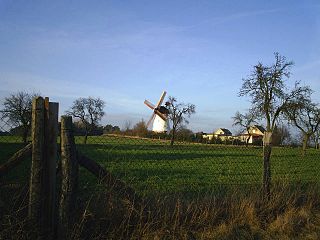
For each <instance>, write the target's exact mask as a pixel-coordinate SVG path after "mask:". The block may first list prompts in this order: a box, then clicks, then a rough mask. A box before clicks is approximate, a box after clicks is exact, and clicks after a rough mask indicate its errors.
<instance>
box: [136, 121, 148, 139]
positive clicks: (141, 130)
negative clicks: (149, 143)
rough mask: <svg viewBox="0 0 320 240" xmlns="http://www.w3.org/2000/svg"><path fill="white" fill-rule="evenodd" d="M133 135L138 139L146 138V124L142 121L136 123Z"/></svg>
mask: <svg viewBox="0 0 320 240" xmlns="http://www.w3.org/2000/svg"><path fill="white" fill-rule="evenodd" d="M132 130H133V133H134V134H135V135H137V136H139V137H147V135H148V128H147V125H146V122H145V121H144V120H143V119H142V120H141V121H140V122H138V123H136V125H134V127H133V129H132Z"/></svg>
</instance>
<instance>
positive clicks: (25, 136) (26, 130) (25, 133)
mask: <svg viewBox="0 0 320 240" xmlns="http://www.w3.org/2000/svg"><path fill="white" fill-rule="evenodd" d="M22 131H23V132H22V141H23V143H27V140H28V133H29V126H23V130H22Z"/></svg>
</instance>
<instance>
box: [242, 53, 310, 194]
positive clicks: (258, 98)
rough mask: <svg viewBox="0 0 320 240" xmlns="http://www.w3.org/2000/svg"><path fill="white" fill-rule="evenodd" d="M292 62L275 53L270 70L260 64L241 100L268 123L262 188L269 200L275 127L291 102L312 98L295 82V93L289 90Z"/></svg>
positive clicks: (244, 83)
mask: <svg viewBox="0 0 320 240" xmlns="http://www.w3.org/2000/svg"><path fill="white" fill-rule="evenodd" d="M292 65H293V62H292V61H287V60H286V58H285V57H283V56H281V55H280V54H279V53H275V63H274V64H272V65H271V66H267V65H263V64H262V63H258V64H257V65H255V66H254V69H253V71H252V73H251V75H250V76H248V77H247V78H245V79H243V83H242V87H241V89H240V92H239V96H248V97H250V98H251V109H252V111H255V112H257V113H258V114H257V116H258V117H260V118H262V119H265V121H266V133H265V136H264V141H263V142H264V147H263V159H264V160H263V169H264V175H263V188H264V191H265V193H266V194H267V196H268V197H269V196H270V183H271V169H270V155H271V150H272V145H271V142H272V133H273V131H274V129H275V127H276V124H277V121H278V120H279V117H280V115H282V114H283V113H284V110H285V109H286V107H287V106H288V104H289V103H290V102H291V101H296V100H298V101H299V99H304V96H305V95H308V94H310V92H311V89H310V88H309V87H307V86H300V84H299V82H296V83H295V85H294V87H293V89H291V90H288V87H287V85H286V81H285V80H286V79H288V78H289V77H290V68H291V66H292Z"/></svg>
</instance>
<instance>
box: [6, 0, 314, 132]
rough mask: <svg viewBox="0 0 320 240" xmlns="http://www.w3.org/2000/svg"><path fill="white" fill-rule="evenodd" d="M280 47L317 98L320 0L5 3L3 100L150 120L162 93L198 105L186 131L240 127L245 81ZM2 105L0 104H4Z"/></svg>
mask: <svg viewBox="0 0 320 240" xmlns="http://www.w3.org/2000/svg"><path fill="white" fill-rule="evenodd" d="M274 52H279V53H280V54H281V55H283V56H285V57H286V58H287V59H288V60H292V61H294V63H295V65H294V66H293V68H292V71H291V72H292V75H291V77H290V79H289V81H288V84H289V85H290V84H292V83H293V82H294V81H296V80H300V81H301V83H302V84H306V85H309V86H311V88H312V89H313V90H314V94H313V99H314V100H315V101H317V102H320V2H319V1H289V0H288V1H281V0H280V1H236V0H234V1H231V0H230V1H225V0H221V1H215V0H208V1H205V0H201V1H200V0H199V1H186V0H184V1H180V0H177V1H175V0H170V1H169V0H168V1H166V0H162V1H150V0H146V1H139V0H136V1H125V0H122V1H102V0H101V1H95V0H91V1H81V0H77V1H46V0H41V1H40V0H39V1H33V0H28V1H27V0H0V103H1V102H2V101H3V99H4V98H5V97H7V96H9V94H11V93H15V92H17V91H27V92H36V93H41V95H42V96H48V97H49V98H50V101H54V102H59V104H60V105H59V106H60V114H64V113H65V111H66V110H67V109H68V108H70V106H71V105H72V102H73V101H74V100H75V99H77V98H79V97H88V96H92V97H100V98H101V99H103V100H104V101H105V102H106V106H105V112H106V114H105V116H104V118H103V119H102V122H101V123H102V124H103V125H105V124H112V125H118V126H120V127H123V126H124V125H125V123H126V122H131V123H132V125H134V124H135V123H136V122H138V121H140V120H141V119H144V120H146V121H147V120H148V119H149V118H150V116H151V114H152V113H151V110H150V109H149V108H148V107H147V106H145V105H144V104H143V101H144V100H145V99H148V100H149V101H151V102H153V103H156V102H157V101H158V98H159V97H160V95H161V92H162V91H163V90H166V91H167V92H168V96H174V97H176V98H177V100H178V101H179V102H184V103H192V104H195V105H196V114H194V115H193V116H192V117H191V119H190V124H189V125H188V128H190V129H192V130H193V131H195V132H197V131H204V132H213V131H214V130H215V129H217V128H220V127H224V128H229V129H231V130H233V129H234V128H233V127H232V116H234V114H235V112H236V111H240V112H245V111H246V110H247V109H248V108H249V107H250V101H249V99H248V98H245V97H241V98H240V97H238V93H239V90H240V88H241V85H242V79H243V78H246V77H247V76H248V75H249V74H250V73H251V71H252V69H253V66H254V65H255V64H257V63H258V62H262V63H264V64H272V63H273V60H274ZM0 108H1V107H0Z"/></svg>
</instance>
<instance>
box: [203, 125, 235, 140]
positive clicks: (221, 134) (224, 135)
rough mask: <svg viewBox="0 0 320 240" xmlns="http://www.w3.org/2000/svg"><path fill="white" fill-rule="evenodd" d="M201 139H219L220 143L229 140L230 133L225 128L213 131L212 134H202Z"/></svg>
mask: <svg viewBox="0 0 320 240" xmlns="http://www.w3.org/2000/svg"><path fill="white" fill-rule="evenodd" d="M202 137H203V138H205V139H207V140H209V141H211V140H212V139H213V137H215V138H220V139H221V140H222V141H224V140H226V139H229V138H231V137H232V133H231V132H230V130H228V129H226V128H219V129H217V130H216V131H214V132H213V133H212V134H207V133H204V134H203V135H202Z"/></svg>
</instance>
